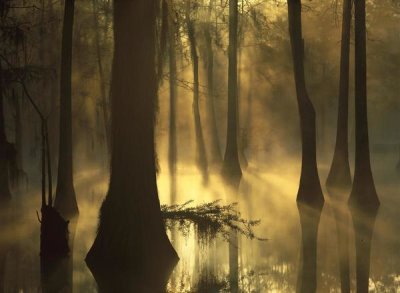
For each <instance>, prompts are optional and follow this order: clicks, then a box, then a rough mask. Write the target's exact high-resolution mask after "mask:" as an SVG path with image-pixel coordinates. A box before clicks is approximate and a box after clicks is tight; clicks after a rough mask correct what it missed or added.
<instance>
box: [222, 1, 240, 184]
mask: <svg viewBox="0 0 400 293" xmlns="http://www.w3.org/2000/svg"><path fill="white" fill-rule="evenodd" d="M237 39H238V0H229V48H228V55H229V56H228V58H229V62H228V63H229V64H228V121H227V136H226V148H225V155H224V162H223V166H222V176H223V177H225V178H229V179H233V180H234V181H237V180H238V179H240V178H241V177H242V169H241V168H240V163H239V155H238V142H237V136H238V82H237V78H238V74H237V43H238V40H237Z"/></svg>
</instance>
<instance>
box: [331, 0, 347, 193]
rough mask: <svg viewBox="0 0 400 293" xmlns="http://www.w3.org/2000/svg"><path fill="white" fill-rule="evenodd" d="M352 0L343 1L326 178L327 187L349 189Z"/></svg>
mask: <svg viewBox="0 0 400 293" xmlns="http://www.w3.org/2000/svg"><path fill="white" fill-rule="evenodd" d="M352 3H353V1H352V0H344V1H343V20H342V44H341V53H340V81H339V106H338V118H337V132H336V145H335V153H334V155H333V160H332V165H331V169H330V171H329V175H328V178H327V179H326V186H327V188H330V189H331V188H334V189H335V188H339V189H345V190H347V189H350V186H351V174H350V164H349V146H348V136H349V134H348V120H349V118H348V116H349V115H348V112H349V59H350V28H351V8H352Z"/></svg>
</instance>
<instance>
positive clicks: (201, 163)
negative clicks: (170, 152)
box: [186, 0, 208, 184]
mask: <svg viewBox="0 0 400 293" xmlns="http://www.w3.org/2000/svg"><path fill="white" fill-rule="evenodd" d="M190 10H191V1H190V0H188V1H187V6H186V25H187V30H188V37H189V45H190V56H191V58H192V66H193V87H194V88H193V116H194V127H195V133H196V148H197V152H196V155H197V158H196V161H197V165H198V167H199V169H200V171H201V173H202V176H203V183H205V184H206V183H207V181H208V163H207V155H206V148H205V144H204V136H203V130H202V127H201V118H200V109H199V57H198V55H197V44H196V36H195V28H194V23H193V21H192V20H191V18H190Z"/></svg>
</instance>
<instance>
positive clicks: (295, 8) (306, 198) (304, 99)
mask: <svg viewBox="0 0 400 293" xmlns="http://www.w3.org/2000/svg"><path fill="white" fill-rule="evenodd" d="M288 13H289V34H290V43H291V47H292V57H293V69H294V79H295V84H296V94H297V103H298V107H299V114H300V131H301V144H302V166H301V175H300V176H301V177H300V185H299V191H298V193H297V201H302V202H307V203H309V204H317V205H319V204H320V203H321V202H323V201H324V197H323V194H322V190H321V184H320V181H319V176H318V169H317V159H316V122H315V120H316V119H315V110H314V106H313V104H312V103H311V100H310V99H309V97H308V93H307V88H306V82H305V77H304V43H303V42H304V41H303V37H302V29H301V1H300V0H288Z"/></svg>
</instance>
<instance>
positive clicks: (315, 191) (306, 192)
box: [296, 175, 325, 209]
mask: <svg viewBox="0 0 400 293" xmlns="http://www.w3.org/2000/svg"><path fill="white" fill-rule="evenodd" d="M304 177H307V178H306V179H304ZM304 177H303V176H302V177H301V179H300V185H299V190H298V192H297V199H296V201H297V202H298V203H302V204H305V205H308V206H311V207H313V208H318V209H319V208H322V207H323V205H324V202H325V200H324V195H323V193H322V188H321V184H320V182H319V178H318V175H314V176H306V175H305V176H304Z"/></svg>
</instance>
